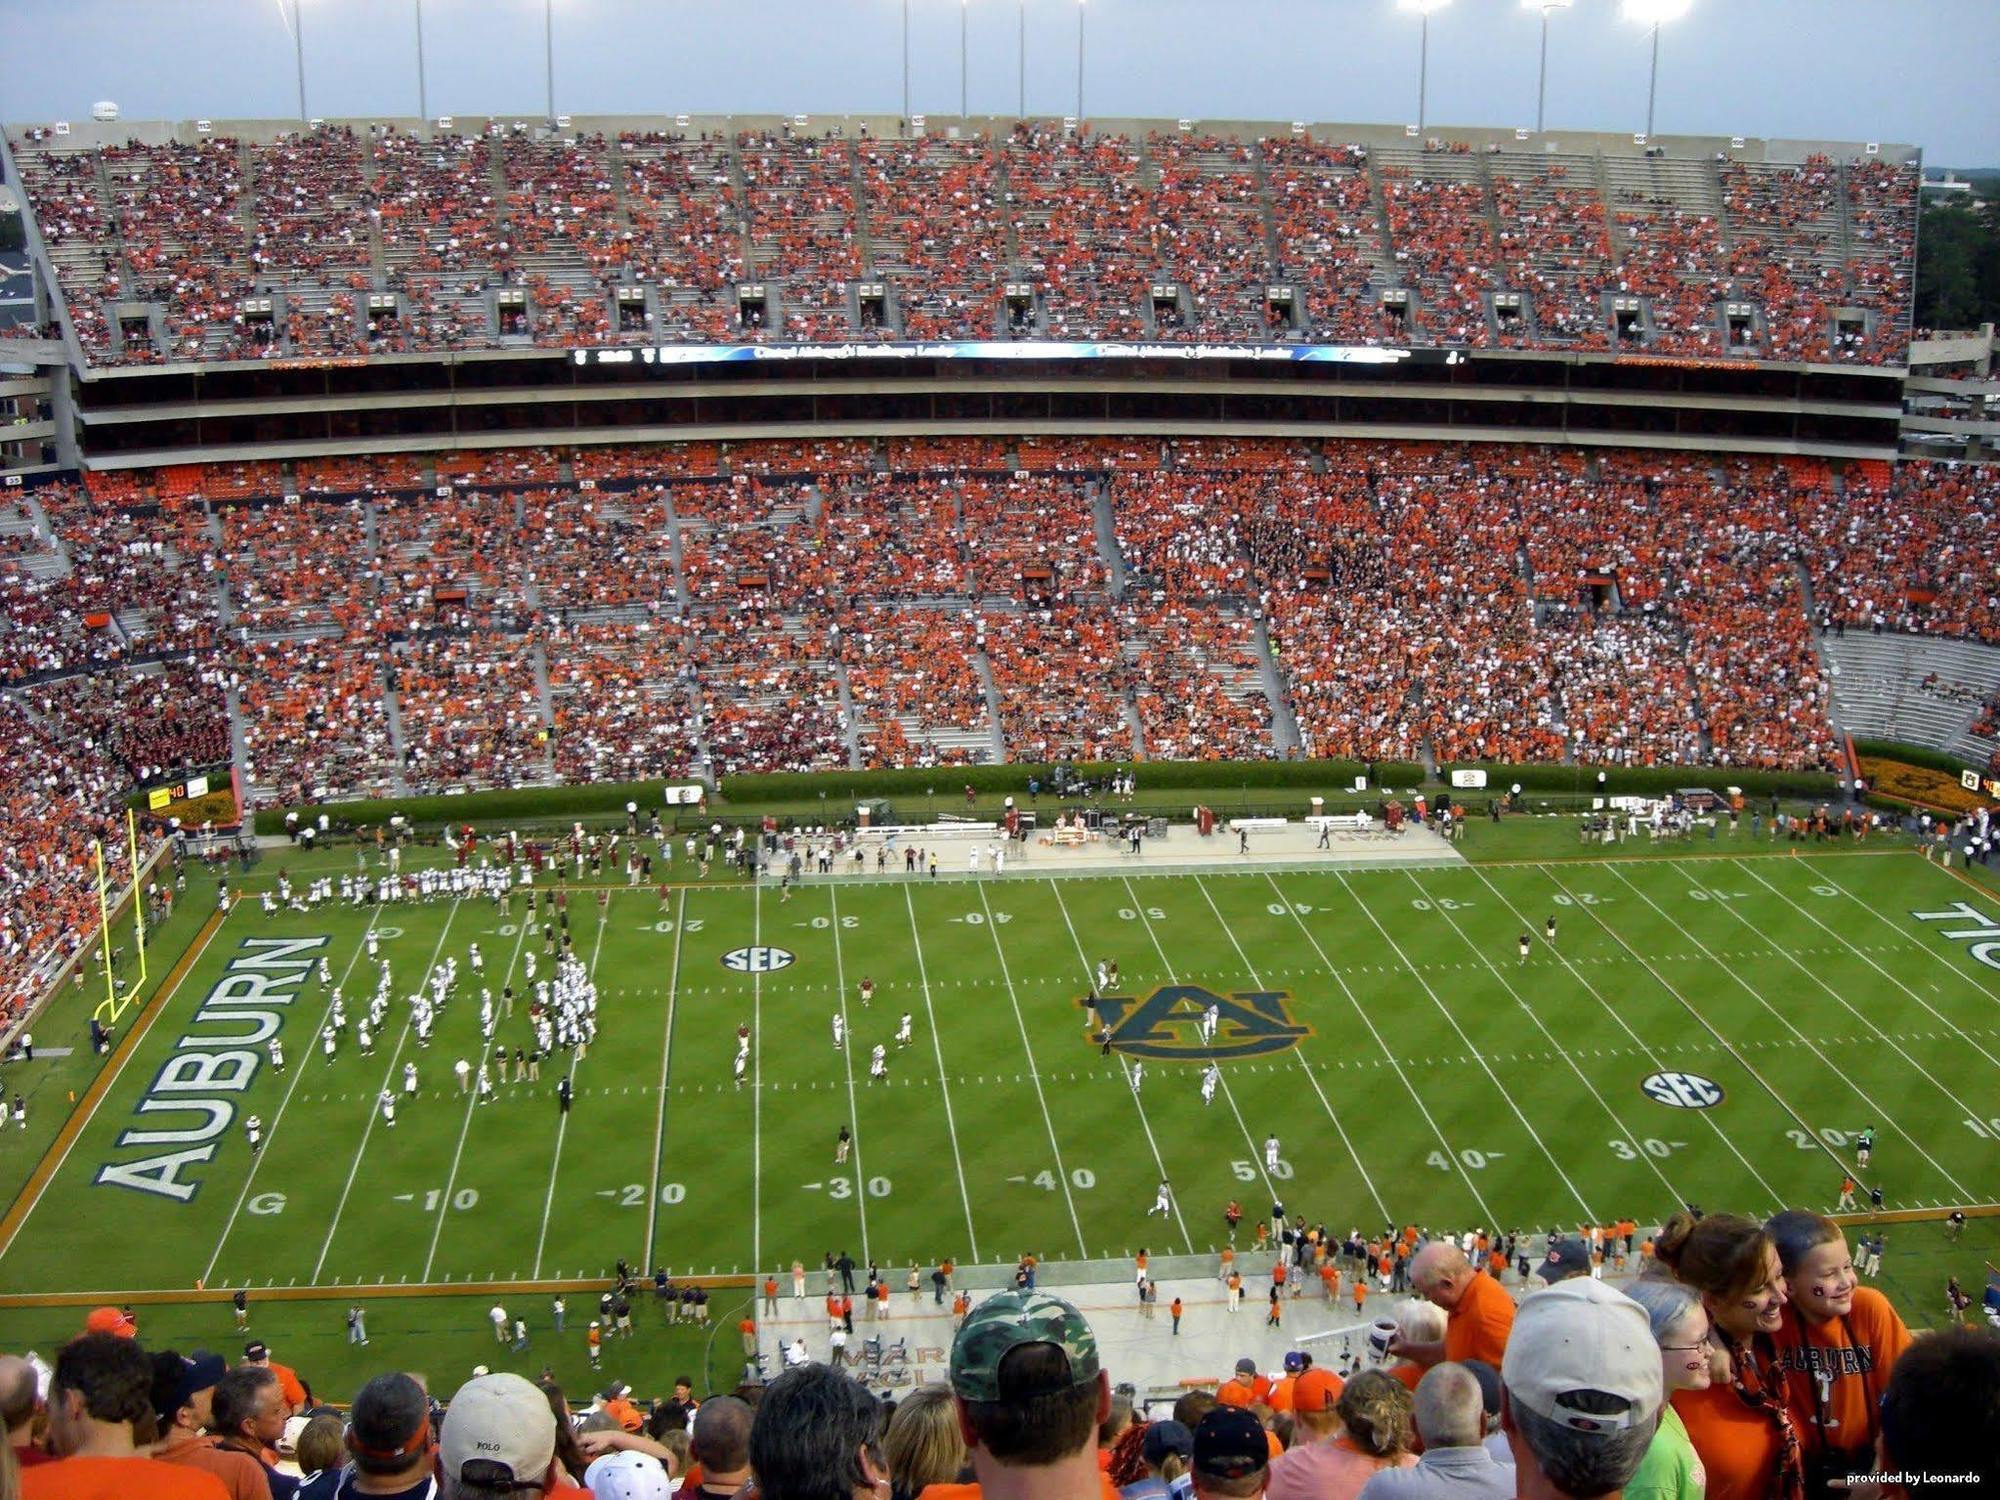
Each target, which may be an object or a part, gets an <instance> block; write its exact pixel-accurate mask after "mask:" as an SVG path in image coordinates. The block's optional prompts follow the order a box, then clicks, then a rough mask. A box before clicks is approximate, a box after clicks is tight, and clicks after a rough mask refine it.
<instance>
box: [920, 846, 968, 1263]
mask: <svg viewBox="0 0 2000 1500" xmlns="http://www.w3.org/2000/svg"><path fill="white" fill-rule="evenodd" d="M903 906H904V908H905V909H906V910H907V911H908V912H909V914H910V941H911V942H912V943H914V944H915V945H916V950H917V983H918V986H919V987H920V988H921V989H922V990H923V992H924V1015H925V1016H926V1017H927V1018H928V1019H929V1021H930V1029H931V1051H932V1052H933V1053H934V1054H935V1055H936V1057H937V1070H938V1092H939V1093H940V1094H942V1095H943V1096H944V1123H945V1128H946V1130H947V1131H949V1132H950V1135H951V1163H952V1165H953V1166H954V1167H956V1168H957V1169H958V1199H959V1202H960V1203H961V1204H962V1205H963V1206H964V1208H965V1236H966V1238H967V1239H968V1240H970V1241H971V1242H972V1259H973V1261H974V1263H975V1264H976V1263H977V1262H978V1260H979V1231H978V1230H976V1229H974V1228H973V1227H972V1194H971V1193H970V1192H968V1191H967V1190H966V1186H965V1161H964V1159H963V1158H962V1157H961V1156H960V1155H959V1151H958V1122H957V1121H956V1120H955V1119H954V1118H953V1116H952V1110H951V1082H950V1080H949V1079H947V1078H946V1077H945V1071H944V1043H943V1041H942V1040H941V1039H940V1038H939V1036H938V1024H937V1010H936V1008H935V1007H934V1006H932V1004H931V981H930V973H929V971H928V970H927V969H926V968H925V966H924V940H923V938H922V936H921V935H920V934H919V933H918V931H917V904H916V902H914V901H912V900H911V899H910V887H909V886H908V884H905V885H904V887H903Z"/></svg>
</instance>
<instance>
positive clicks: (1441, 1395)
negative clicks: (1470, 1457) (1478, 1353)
mask: <svg viewBox="0 0 2000 1500" xmlns="http://www.w3.org/2000/svg"><path fill="white" fill-rule="evenodd" d="M1485 1416H1486V1406H1485V1398H1484V1396H1483V1395H1482V1394H1481V1392H1480V1389H1479V1381H1478V1378H1477V1377H1476V1376H1474V1375H1473V1373H1472V1372H1471V1371H1470V1370H1468V1369H1466V1368H1465V1366H1464V1365H1456V1364H1444V1365H1435V1366H1433V1367H1432V1368H1431V1369H1430V1370H1429V1371H1428V1372H1426V1373H1425V1375H1424V1378H1423V1379H1422V1380H1419V1381H1418V1382H1417V1401H1416V1423H1417V1436H1419V1437H1421V1438H1422V1439H1423V1440H1424V1447H1425V1449H1426V1450H1429V1449H1433V1448H1476V1447H1478V1446H1479V1442H1480V1439H1481V1438H1482V1437H1483V1436H1484V1435H1485Z"/></svg>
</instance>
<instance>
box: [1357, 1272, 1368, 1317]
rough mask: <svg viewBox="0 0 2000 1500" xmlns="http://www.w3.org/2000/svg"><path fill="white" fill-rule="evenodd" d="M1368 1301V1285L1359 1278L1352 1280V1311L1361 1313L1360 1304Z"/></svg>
mask: <svg viewBox="0 0 2000 1500" xmlns="http://www.w3.org/2000/svg"><path fill="white" fill-rule="evenodd" d="M1367 1300H1368V1283H1367V1282H1366V1281H1365V1280H1364V1279H1363V1278H1361V1277H1359V1276H1357V1277H1355V1278H1354V1310H1355V1311H1356V1312H1360V1311H1361V1304H1362V1303H1364V1302H1366V1301H1367Z"/></svg>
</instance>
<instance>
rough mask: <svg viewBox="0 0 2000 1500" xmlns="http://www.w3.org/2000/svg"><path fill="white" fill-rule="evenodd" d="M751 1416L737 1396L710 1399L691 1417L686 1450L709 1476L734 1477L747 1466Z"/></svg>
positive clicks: (746, 1405) (745, 1405)
mask: <svg viewBox="0 0 2000 1500" xmlns="http://www.w3.org/2000/svg"><path fill="white" fill-rule="evenodd" d="M754 1415H755V1414H754V1413H753V1412H752V1411H751V1410H750V1406H749V1403H748V1402H746V1401H744V1400H742V1399H741V1398H740V1397H737V1396H711V1397H709V1399H708V1400H706V1401H704V1402H702V1403H701V1407H700V1409H699V1410H698V1411H696V1412H695V1414H694V1428H693V1430H692V1431H691V1432H689V1433H688V1451H689V1452H690V1453H691V1454H693V1455H694V1459H695V1462H697V1463H699V1464H700V1465H701V1467H702V1472H703V1475H704V1477H705V1476H707V1475H709V1474H738V1473H741V1472H742V1471H743V1470H745V1469H747V1468H749V1467H750V1421H751V1418H752V1417H753V1416H754Z"/></svg>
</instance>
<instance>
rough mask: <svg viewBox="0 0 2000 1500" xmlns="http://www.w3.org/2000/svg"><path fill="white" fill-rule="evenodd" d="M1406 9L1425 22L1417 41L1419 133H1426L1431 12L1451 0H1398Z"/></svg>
mask: <svg viewBox="0 0 2000 1500" xmlns="http://www.w3.org/2000/svg"><path fill="white" fill-rule="evenodd" d="M1396 4H1397V5H1398V6H1400V7H1401V8H1402V9H1404V10H1413V11H1415V12H1416V13H1417V15H1418V17H1419V18H1420V19H1421V21H1422V23H1423V29H1422V31H1421V32H1420V34H1419V38H1420V39H1419V41H1418V43H1417V134H1418V136H1419V137H1421V136H1422V135H1423V133H1424V106H1425V103H1426V102H1427V99H1426V96H1427V95H1428V93H1429V92H1430V74H1431V12H1432V11H1434V10H1443V9H1444V8H1445V7H1446V6H1447V5H1449V4H1451V0H1396Z"/></svg>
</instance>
